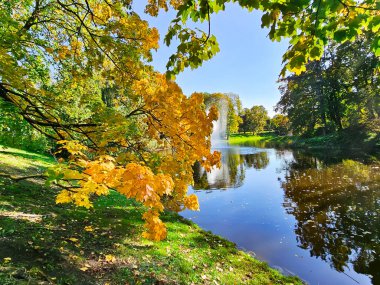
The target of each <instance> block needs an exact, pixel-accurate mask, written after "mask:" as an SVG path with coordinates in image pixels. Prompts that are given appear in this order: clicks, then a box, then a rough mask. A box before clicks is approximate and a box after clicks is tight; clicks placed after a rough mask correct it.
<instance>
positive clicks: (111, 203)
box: [0, 147, 302, 285]
mask: <svg viewBox="0 0 380 285" xmlns="http://www.w3.org/2000/svg"><path fill="white" fill-rule="evenodd" d="M53 164H54V159H52V158H49V157H45V156H42V155H38V154H34V153H30V152H25V151H20V150H15V149H10V148H8V149H4V148H1V147H0V175H1V174H4V173H8V174H11V175H12V176H21V175H34V174H36V173H42V172H43V171H44V170H45V169H46V167H49V166H50V165H53ZM57 192H58V190H57V189H52V188H48V187H46V186H45V185H44V183H43V181H41V180H38V179H34V180H33V179H31V180H21V181H19V182H14V181H13V180H10V179H9V178H4V177H3V178H1V177H0V284H2V285H6V284H192V283H193V284H302V283H301V281H299V279H297V278H295V277H284V276H282V275H281V274H280V273H279V272H278V271H276V270H273V269H271V268H269V267H268V266H267V265H266V264H265V263H263V262H260V261H257V260H255V259H254V258H252V257H251V256H250V255H248V254H246V253H244V252H242V251H239V250H237V249H236V247H235V245H234V244H233V243H231V242H229V241H227V240H225V239H223V238H220V237H218V236H215V235H213V234H211V233H209V232H205V231H203V230H201V229H200V228H199V227H198V226H197V225H195V224H194V223H192V222H190V221H188V220H185V219H183V218H181V217H180V216H179V215H177V214H175V213H169V212H168V213H165V214H164V217H163V220H164V221H165V222H166V224H167V226H168V238H167V239H166V240H164V241H162V242H157V243H154V242H151V241H147V240H144V239H142V238H141V232H142V230H143V229H142V225H143V222H142V220H141V214H142V212H143V211H144V209H143V207H142V206H141V205H139V204H137V203H136V202H134V201H131V200H127V199H126V198H124V197H123V196H121V195H119V194H118V193H116V192H112V193H111V194H110V195H109V196H107V197H102V198H100V199H98V200H97V202H96V203H95V207H94V209H91V210H86V209H82V208H77V207H74V206H72V205H63V206H62V205H56V204H55V202H54V199H55V195H56V194H57Z"/></svg>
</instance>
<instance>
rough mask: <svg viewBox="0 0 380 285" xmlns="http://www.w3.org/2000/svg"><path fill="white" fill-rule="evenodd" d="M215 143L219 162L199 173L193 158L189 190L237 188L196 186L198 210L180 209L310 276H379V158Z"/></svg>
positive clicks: (314, 280) (333, 279)
mask: <svg viewBox="0 0 380 285" xmlns="http://www.w3.org/2000/svg"><path fill="white" fill-rule="evenodd" d="M218 150H220V151H222V155H223V158H222V168H221V169H219V170H213V171H212V172H211V173H206V172H205V171H204V170H203V169H202V168H201V167H200V165H195V166H194V181H195V185H194V187H193V188H194V190H201V189H206V190H207V189H227V188H238V189H236V190H234V191H223V192H213V195H203V194H205V193H203V192H200V193H198V195H199V197H200V203H201V209H202V211H201V212H199V213H196V214H194V213H193V212H191V213H190V212H189V213H184V216H186V217H191V218H193V219H194V220H195V221H196V222H197V223H198V224H200V225H201V226H203V227H205V228H206V229H207V230H212V231H214V232H215V233H217V234H221V235H223V236H225V237H227V238H229V239H231V240H232V241H234V242H236V243H237V244H238V246H241V247H244V248H245V249H247V250H253V251H255V252H256V253H257V254H258V256H260V258H262V259H264V260H266V261H268V262H269V263H270V264H271V265H272V266H280V267H282V268H283V269H286V270H289V271H292V272H294V273H295V274H297V275H299V276H301V277H302V278H304V279H305V280H307V281H308V282H310V283H311V284H357V283H360V284H369V283H372V284H380V167H379V165H378V164H363V163H362V162H358V161H354V160H349V159H343V158H342V157H339V156H334V157H329V156H328V155H327V154H326V153H323V154H321V155H310V154H305V153H304V152H300V151H289V150H275V149H261V148H257V147H247V146H234V147H232V146H226V147H225V148H220V149H218ZM351 158H352V156H351ZM362 161H363V160H362ZM198 192H199V191H198ZM289 217H292V218H289ZM215 220H218V221H220V222H219V223H215ZM301 256H302V257H301ZM300 258H302V260H300ZM326 267H327V268H326ZM370 280H372V281H370Z"/></svg>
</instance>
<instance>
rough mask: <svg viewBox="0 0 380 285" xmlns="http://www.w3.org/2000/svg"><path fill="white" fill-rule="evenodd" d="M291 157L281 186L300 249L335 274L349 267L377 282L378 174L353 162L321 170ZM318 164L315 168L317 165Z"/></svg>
mask: <svg viewBox="0 0 380 285" xmlns="http://www.w3.org/2000/svg"><path fill="white" fill-rule="evenodd" d="M302 160H303V159H302V157H299V158H298V159H297V158H296V159H295V163H291V164H289V165H288V168H287V176H286V180H285V182H283V184H282V187H283V189H284V191H285V196H286V197H285V203H284V206H285V207H286V210H287V212H288V213H290V214H292V215H294V216H295V218H296V219H297V221H298V223H297V225H296V229H295V232H296V234H297V240H298V243H299V245H300V247H302V248H304V249H308V250H310V254H311V255H312V256H317V257H320V258H322V259H323V260H325V261H327V262H329V263H330V264H331V266H333V267H334V268H335V269H336V270H338V271H343V270H344V267H345V266H346V265H347V264H348V263H352V265H353V267H354V269H355V271H356V272H358V273H362V274H370V275H372V276H373V277H372V282H373V283H374V284H380V270H379V268H380V256H379V255H380V171H379V168H378V167H377V166H367V165H364V164H361V163H359V162H355V161H352V160H346V161H343V162H342V163H339V164H335V165H331V166H328V167H322V166H321V163H318V162H317V161H314V164H315V165H314V167H313V168H308V167H307V168H302V165H309V164H310V163H311V164H313V161H311V160H310V157H309V158H308V159H306V161H302ZM316 166H317V167H316Z"/></svg>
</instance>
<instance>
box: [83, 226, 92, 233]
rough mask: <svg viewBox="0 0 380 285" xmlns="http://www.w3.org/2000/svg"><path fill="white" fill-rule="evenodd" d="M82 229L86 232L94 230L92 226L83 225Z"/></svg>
mask: <svg viewBox="0 0 380 285" xmlns="http://www.w3.org/2000/svg"><path fill="white" fill-rule="evenodd" d="M84 230H85V231H86V232H92V231H94V229H93V228H92V226H86V227H84Z"/></svg>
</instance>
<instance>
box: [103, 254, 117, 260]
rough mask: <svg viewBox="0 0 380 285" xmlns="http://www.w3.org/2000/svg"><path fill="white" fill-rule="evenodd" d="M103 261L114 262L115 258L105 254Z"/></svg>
mask: <svg viewBox="0 0 380 285" xmlns="http://www.w3.org/2000/svg"><path fill="white" fill-rule="evenodd" d="M105 260H106V262H115V260H116V258H115V256H113V255H112V254H107V255H106V259H105Z"/></svg>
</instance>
